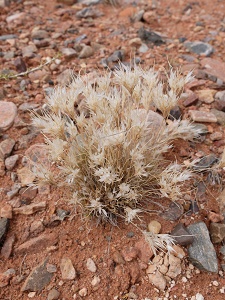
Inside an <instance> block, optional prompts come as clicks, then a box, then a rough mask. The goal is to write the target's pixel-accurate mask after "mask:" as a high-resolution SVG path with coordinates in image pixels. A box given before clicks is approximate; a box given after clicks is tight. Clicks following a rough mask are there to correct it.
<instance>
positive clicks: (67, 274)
mask: <svg viewBox="0 0 225 300" xmlns="http://www.w3.org/2000/svg"><path fill="white" fill-rule="evenodd" d="M60 270H61V273H62V279H64V280H73V279H75V278H76V271H75V269H74V266H73V263H72V261H71V259H69V258H67V257H64V258H62V260H61V263H60Z"/></svg>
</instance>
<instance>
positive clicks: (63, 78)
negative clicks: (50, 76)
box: [56, 69, 73, 86]
mask: <svg viewBox="0 0 225 300" xmlns="http://www.w3.org/2000/svg"><path fill="white" fill-rule="evenodd" d="M72 78H73V72H72V71H71V70H70V69H66V70H64V71H63V72H62V73H60V74H59V75H58V76H57V78H56V81H57V82H58V83H59V84H60V85H62V86H65V85H68V84H70V83H71V81H72Z"/></svg>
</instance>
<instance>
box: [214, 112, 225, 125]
mask: <svg viewBox="0 0 225 300" xmlns="http://www.w3.org/2000/svg"><path fill="white" fill-rule="evenodd" d="M211 112H212V113H213V114H214V116H215V117H216V119H217V123H218V124H220V125H225V112H223V111H219V110H217V109H215V108H213V109H212V110H211Z"/></svg>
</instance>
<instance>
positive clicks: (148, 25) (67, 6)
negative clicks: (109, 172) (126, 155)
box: [0, 0, 225, 300]
mask: <svg viewBox="0 0 225 300" xmlns="http://www.w3.org/2000/svg"><path fill="white" fill-rule="evenodd" d="M74 2H76V1H73V0H59V1H57V2H56V1H54V0H52V1H46V2H43V1H40V0H37V1H32V0H30V1H21V0H18V1H14V2H12V3H9V1H6V0H0V28H1V29H0V62H1V65H0V66H1V67H0V183H1V186H0V246H1V248H0V250H1V252H0V299H1V300H6V299H30V298H31V299H32V298H33V299H48V300H53V299H65V300H72V299H90V300H91V299H106V300H108V299H121V300H122V299H123V300H124V299H139V300H144V299H145V300H149V299H191V300H195V299H196V300H202V299H206V300H207V299H215V300H218V299H223V298H224V293H225V273H224V272H225V261H224V255H225V248H224V245H223V243H224V238H225V223H224V216H223V215H225V205H224V203H225V192H224V191H223V169H222V168H221V166H220V167H217V165H216V164H217V163H218V161H220V158H221V155H222V153H223V149H224V144H225V143H224V135H225V131H224V124H225V62H223V58H224V55H225V48H224V44H225V18H224V9H225V5H224V1H219V0H217V1H214V2H213V1H210V0H200V1H197V2H188V1H185V0H178V1H172V0H161V1H158V0H155V1H153V0H152V1H148V0H139V1H138V0H136V1H130V0H119V5H118V6H115V7H114V6H110V5H107V4H106V3H101V2H100V1H98V0H80V1H78V2H76V3H74ZM133 58H134V59H135V61H136V63H140V64H141V65H142V66H143V67H152V66H154V67H155V68H156V69H157V70H161V71H162V70H163V69H164V68H165V69H168V68H169V65H171V66H173V67H176V68H177V67H178V68H180V70H181V72H182V73H183V74H186V73H187V72H188V71H190V70H193V72H194V75H195V80H194V81H193V82H192V83H191V84H188V85H187V86H186V88H185V90H184V93H183V94H182V95H181V99H180V102H179V107H177V108H176V109H175V110H174V111H173V112H172V113H173V115H174V117H175V118H179V117H182V118H183V119H185V118H189V119H192V120H193V121H194V122H195V123H196V126H198V127H201V128H202V129H204V131H205V133H204V134H203V135H202V136H201V139H200V141H198V143H188V142H185V143H184V142H181V141H178V142H177V143H175V144H174V147H173V149H172V151H171V153H169V156H168V157H169V158H171V159H172V160H175V159H177V160H178V161H182V162H185V163H186V164H187V165H188V164H189V163H190V162H191V161H192V160H193V159H196V158H201V159H202V160H201V161H200V162H199V164H198V165H197V167H196V168H197V171H198V173H197V175H196V177H195V178H194V180H193V181H192V182H191V183H190V186H189V188H188V189H187V191H186V192H185V193H184V199H183V200H185V201H183V202H182V205H176V204H175V205H174V204H170V203H169V202H168V201H161V204H163V208H162V211H159V213H158V214H156V215H153V216H152V215H151V216H150V215H146V216H144V217H143V219H142V222H141V223H140V224H139V226H141V227H142V228H143V229H147V228H148V230H150V231H154V232H160V233H172V234H173V235H174V236H176V239H177V243H178V244H177V245H176V246H175V248H174V250H175V251H174V252H172V253H171V254H170V255H168V254H164V253H159V254H158V255H157V256H155V257H154V256H153V254H152V252H151V251H150V249H149V248H148V245H147V244H146V242H145V240H144V238H143V236H142V235H141V234H140V232H139V231H138V230H137V229H136V228H135V227H133V226H131V225H129V226H128V225H124V224H123V223H121V224H119V226H118V227H113V226H111V225H110V224H105V225H99V226H98V227H96V224H95V223H94V222H89V223H86V222H85V221H84V220H82V219H81V218H80V216H79V215H78V214H76V213H75V212H74V208H73V207H71V206H70V205H69V204H68V203H67V202H66V200H65V196H64V193H63V191H57V192H56V191H54V190H51V189H50V187H49V186H45V187H44V188H39V189H31V188H27V186H28V185H29V183H30V182H32V181H33V180H34V177H33V174H32V173H31V172H30V169H29V164H28V162H31V163H32V162H37V161H42V162H45V160H46V152H45V149H44V147H43V137H42V136H41V135H40V134H39V133H38V132H37V131H36V130H35V129H34V128H32V126H31V125H30V110H33V109H35V110H36V111H38V110H40V108H41V107H42V106H43V105H44V102H45V100H44V99H45V97H46V96H47V95H49V94H50V93H51V91H52V90H53V88H54V86H56V85H57V84H65V83H68V82H69V81H70V79H71V73H70V70H71V69H73V70H74V72H75V73H78V72H80V74H81V75H82V74H85V73H88V74H89V75H88V76H90V77H92V78H93V77H94V76H96V74H97V73H100V72H103V70H104V69H107V68H109V69H113V68H115V67H116V66H117V64H118V62H119V61H122V62H123V63H126V64H129V63H130V62H131V60H132V59H133ZM43 65H44V66H43ZM35 68H37V69H35ZM18 73H24V75H21V76H18V75H17V74H18ZM212 169H213V171H212ZM203 170H204V172H203ZM190 235H191V236H190Z"/></svg>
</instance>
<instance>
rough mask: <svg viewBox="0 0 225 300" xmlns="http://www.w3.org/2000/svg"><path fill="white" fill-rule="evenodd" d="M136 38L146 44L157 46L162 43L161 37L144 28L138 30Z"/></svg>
mask: <svg viewBox="0 0 225 300" xmlns="http://www.w3.org/2000/svg"><path fill="white" fill-rule="evenodd" d="M138 37H139V38H140V39H141V40H142V41H144V42H146V43H153V44H154V45H157V46H159V45H161V44H163V43H164V41H163V39H162V37H161V36H160V35H159V34H157V33H155V32H153V31H149V30H146V29H145V28H144V27H141V28H140V29H139V30H138Z"/></svg>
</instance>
